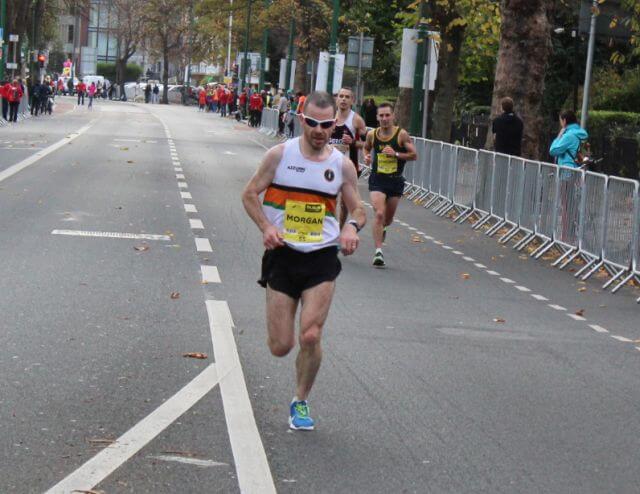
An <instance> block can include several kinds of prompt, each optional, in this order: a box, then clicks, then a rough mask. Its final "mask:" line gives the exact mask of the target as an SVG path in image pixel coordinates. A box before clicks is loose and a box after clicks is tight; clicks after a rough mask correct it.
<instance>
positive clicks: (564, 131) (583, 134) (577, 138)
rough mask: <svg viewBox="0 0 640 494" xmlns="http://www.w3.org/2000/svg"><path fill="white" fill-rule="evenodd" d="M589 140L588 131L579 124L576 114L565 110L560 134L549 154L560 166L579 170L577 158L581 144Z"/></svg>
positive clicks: (552, 144)
mask: <svg viewBox="0 0 640 494" xmlns="http://www.w3.org/2000/svg"><path fill="white" fill-rule="evenodd" d="M588 138H589V134H587V131H586V130H584V129H583V128H582V127H580V125H579V124H578V118H577V117H576V114H575V113H574V112H573V111H571V110H564V111H563V112H562V113H561V114H560V133H559V134H558V137H556V138H555V139H554V140H553V142H552V143H551V148H550V149H549V154H550V155H551V156H553V157H554V158H555V160H556V163H558V164H559V165H562V166H570V167H572V168H578V167H579V165H578V163H577V162H576V158H577V156H578V151H579V150H580V144H581V143H582V142H584V141H586V140H587V139H588Z"/></svg>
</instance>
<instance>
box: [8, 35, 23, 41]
mask: <svg viewBox="0 0 640 494" xmlns="http://www.w3.org/2000/svg"><path fill="white" fill-rule="evenodd" d="M19 40H20V36H18V35H17V34H10V35H9V41H11V42H12V43H17V42H18V41H19Z"/></svg>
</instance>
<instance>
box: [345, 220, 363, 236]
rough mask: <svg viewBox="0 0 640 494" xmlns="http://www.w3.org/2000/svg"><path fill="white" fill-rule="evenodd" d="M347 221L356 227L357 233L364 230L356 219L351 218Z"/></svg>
mask: <svg viewBox="0 0 640 494" xmlns="http://www.w3.org/2000/svg"><path fill="white" fill-rule="evenodd" d="M347 223H349V224H350V225H352V226H353V227H354V228H355V229H356V233H360V230H362V228H360V227H359V226H358V222H357V221H356V220H349V221H347Z"/></svg>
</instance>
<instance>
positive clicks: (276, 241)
mask: <svg viewBox="0 0 640 494" xmlns="http://www.w3.org/2000/svg"><path fill="white" fill-rule="evenodd" d="M262 243H263V244H264V247H265V249H267V250H271V249H275V248H277V247H282V246H284V242H283V241H282V234H281V233H280V232H279V231H278V229H277V228H276V227H275V226H273V225H269V226H268V227H267V228H265V230H264V232H263V233H262Z"/></svg>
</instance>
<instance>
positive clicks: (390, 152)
mask: <svg viewBox="0 0 640 494" xmlns="http://www.w3.org/2000/svg"><path fill="white" fill-rule="evenodd" d="M377 118H378V123H379V124H380V127H378V128H377V129H375V130H371V131H369V133H368V134H367V140H366V142H365V145H364V153H365V163H367V165H369V164H371V163H372V166H371V175H370V176H369V196H370V197H371V205H372V206H373V210H374V212H375V218H374V222H373V227H372V230H373V240H374V242H375V246H376V252H375V255H374V256H373V265H374V266H376V267H380V268H382V267H384V266H385V263H384V256H383V255H382V242H384V240H385V234H386V231H385V229H386V227H387V226H389V225H390V224H391V222H393V215H394V214H395V213H396V209H397V207H398V203H399V202H400V198H401V197H402V192H403V191H404V182H405V180H404V177H403V176H402V173H403V172H404V165H405V163H406V162H407V161H413V160H416V159H417V154H416V148H415V146H414V145H413V142H411V137H409V134H408V132H407V131H406V130H404V129H401V128H400V127H396V126H394V125H393V123H394V118H395V116H394V113H393V105H392V104H391V103H381V104H380V106H378V112H377ZM372 154H373V156H372Z"/></svg>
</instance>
